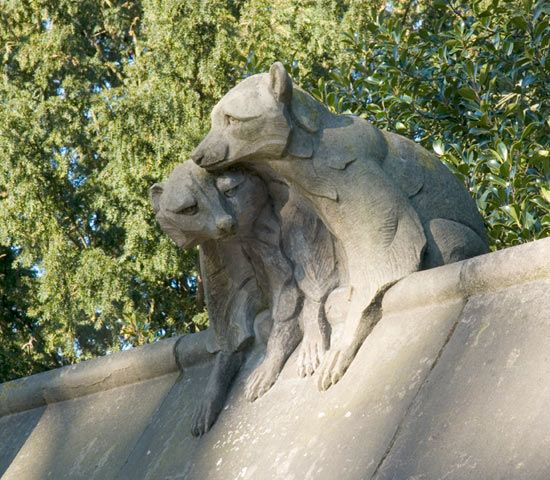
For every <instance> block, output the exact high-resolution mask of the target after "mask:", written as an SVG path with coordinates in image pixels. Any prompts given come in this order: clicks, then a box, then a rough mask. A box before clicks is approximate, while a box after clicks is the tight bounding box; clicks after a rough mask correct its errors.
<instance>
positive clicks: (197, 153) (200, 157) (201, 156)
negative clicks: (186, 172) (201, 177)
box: [191, 148, 204, 166]
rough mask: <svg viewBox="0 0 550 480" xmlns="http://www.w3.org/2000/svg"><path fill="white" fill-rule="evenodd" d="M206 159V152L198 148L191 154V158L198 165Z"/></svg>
mask: <svg viewBox="0 0 550 480" xmlns="http://www.w3.org/2000/svg"><path fill="white" fill-rule="evenodd" d="M203 159H204V154H203V153H202V152H201V151H200V150H199V149H198V148H197V149H195V151H194V152H193V153H192V154H191V160H193V161H194V162H195V163H196V164H197V165H199V166H200V165H201V163H202V161H203Z"/></svg>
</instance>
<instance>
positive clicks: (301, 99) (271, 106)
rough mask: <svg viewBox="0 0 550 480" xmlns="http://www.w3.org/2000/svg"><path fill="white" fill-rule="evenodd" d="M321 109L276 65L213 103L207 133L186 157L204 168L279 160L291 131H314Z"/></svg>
mask: <svg viewBox="0 0 550 480" xmlns="http://www.w3.org/2000/svg"><path fill="white" fill-rule="evenodd" d="M322 111H324V107H323V106H322V105H321V104H320V103H318V102H317V101H316V100H314V99H313V97H311V96H310V95H309V94H307V93H305V92H304V91H303V90H301V89H298V88H293V85H292V79H291V78H290V76H289V75H288V74H287V72H286V71H285V69H284V67H283V65H282V64H281V63H280V62H276V63H274V64H273V65H272V66H271V69H270V71H269V73H263V74H259V75H254V76H251V77H249V78H247V79H245V80H243V81H242V82H241V83H239V84H238V85H237V86H235V87H234V88H233V89H231V90H230V91H229V92H228V93H227V94H226V95H225V96H224V97H223V98H222V99H221V100H220V101H219V102H218V104H217V105H216V106H215V107H214V109H213V110H212V114H211V120H212V126H211V130H210V132H209V133H208V135H207V136H206V137H205V138H204V140H203V141H202V142H201V143H200V145H199V146H198V147H197V148H196V149H195V151H194V152H193V154H192V156H191V158H192V159H193V161H194V162H195V163H196V164H197V165H200V166H201V167H203V168H206V169H208V170H216V169H221V168H225V167H227V166H229V165H232V164H235V163H240V162H247V161H253V162H256V161H262V160H267V159H277V158H281V157H282V156H283V155H284V154H285V153H286V152H287V149H288V148H289V146H290V144H291V139H292V135H291V133H292V131H293V129H296V128H301V129H302V131H305V132H306V133H314V132H315V131H317V129H318V128H319V117H320V115H321V113H322ZM300 141H301V142H302V143H303V141H304V140H303V139H302V138H301V139H300ZM301 150H302V151H303V150H304V149H303V147H302V148H301ZM306 150H311V149H306ZM309 154H311V152H309ZM306 156H307V155H306Z"/></svg>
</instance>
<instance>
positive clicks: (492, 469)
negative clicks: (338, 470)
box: [376, 279, 550, 480]
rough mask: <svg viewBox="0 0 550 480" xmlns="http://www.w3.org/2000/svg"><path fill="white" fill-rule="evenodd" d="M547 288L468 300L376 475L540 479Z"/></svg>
mask: <svg viewBox="0 0 550 480" xmlns="http://www.w3.org/2000/svg"><path fill="white" fill-rule="evenodd" d="M549 292H550V279H549V280H546V281H540V282H535V283H527V284H523V285H519V286H513V287H510V288H507V289H505V290H501V291H498V292H494V293H489V294H485V295H479V296H476V297H474V298H472V299H471V300H470V301H469V302H468V305H467V306H466V308H465V309H464V312H463V313H462V314H461V316H460V321H459V322H458V325H457V327H456V331H455V333H454V334H453V336H452V339H451V340H450V342H449V344H448V345H447V347H446V349H445V352H444V353H443V355H442V356H441V358H440V360H439V361H438V363H437V366H436V368H435V369H434V371H433V372H432V374H431V375H430V377H429V381H428V382H426V385H425V386H424V388H423V389H422V392H421V394H420V395H419V396H418V398H417V399H416V400H415V402H414V404H413V406H412V408H411V410H410V412H409V413H408V415H407V420H406V421H405V422H404V423H403V425H402V427H401V428H400V430H399V434H398V435H397V437H396V440H395V444H394V445H393V448H392V449H391V452H390V454H389V455H388V457H387V458H386V460H385V461H384V463H383V465H382V468H381V469H380V474H379V475H378V476H377V477H376V479H377V480H390V479H405V478H414V479H419V480H420V479H436V478H453V479H461V480H470V479H472V478H480V479H481V478H483V479H487V480H490V479H503V478H510V479H511V478H513V479H514V480H520V479H525V480H547V479H548V478H550V413H549V405H550V382H549V381H548V379H549V378H550V294H549Z"/></svg>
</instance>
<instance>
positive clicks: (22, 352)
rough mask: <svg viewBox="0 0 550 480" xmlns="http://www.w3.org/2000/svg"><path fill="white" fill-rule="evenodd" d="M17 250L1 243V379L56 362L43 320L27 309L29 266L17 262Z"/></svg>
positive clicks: (40, 368) (30, 275)
mask: <svg viewBox="0 0 550 480" xmlns="http://www.w3.org/2000/svg"><path fill="white" fill-rule="evenodd" d="M16 255H17V252H16V251H14V249H12V248H7V247H0V338H1V341H0V381H2V380H6V379H10V378H14V377H22V376H25V375H30V374H31V373H34V372H36V371H40V370H45V369H47V368H52V367H54V366H57V365H58V363H57V359H56V358H55V356H53V355H52V354H51V353H50V352H45V351H44V345H45V342H44V337H43V335H44V332H43V328H42V326H41V325H40V322H38V320H37V319H36V318H32V317H31V316H30V315H28V313H27V309H28V304H27V301H26V295H27V294H28V292H29V280H30V279H32V278H33V276H34V274H33V272H32V271H30V270H26V269H23V268H21V267H17V266H15V265H14V262H15V258H16Z"/></svg>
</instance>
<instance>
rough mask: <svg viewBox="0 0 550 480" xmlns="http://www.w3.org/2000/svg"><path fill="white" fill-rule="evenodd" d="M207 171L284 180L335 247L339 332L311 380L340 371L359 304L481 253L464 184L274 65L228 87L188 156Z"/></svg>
mask: <svg viewBox="0 0 550 480" xmlns="http://www.w3.org/2000/svg"><path fill="white" fill-rule="evenodd" d="M192 158H193V160H194V161H195V162H196V163H197V164H199V165H201V166H202V167H205V168H206V169H208V170H211V171H213V170H217V171H219V170H223V169H225V168H227V167H229V166H231V165H236V164H248V165H250V166H251V167H252V168H254V169H257V171H258V172H261V173H262V175H263V176H264V177H266V178H279V179H283V180H284V181H286V182H287V183H288V184H289V185H290V187H291V189H292V190H294V191H295V192H296V193H297V194H300V195H301V196H302V197H303V198H304V199H305V200H307V201H308V202H309V203H310V204H311V205H312V207H313V208H314V210H315V211H316V212H317V214H318V215H319V217H320V218H321V219H322V220H323V222H324V224H325V225H326V226H327V227H328V229H329V230H330V232H331V233H332V234H333V235H334V237H335V238H336V241H337V242H338V243H339V246H340V247H341V260H342V263H343V264H344V265H345V267H346V269H347V276H348V280H349V288H350V292H349V299H350V301H349V305H348V306H347V314H346V320H345V325H344V329H343V335H342V336H340V337H335V338H332V339H331V348H330V351H329V352H328V355H326V356H325V358H324V360H323V363H322V365H321V368H320V372H319V373H320V375H319V387H320V388H321V389H326V388H329V387H330V386H331V385H333V384H334V383H336V382H337V381H338V380H339V379H340V378H341V377H342V375H343V374H344V373H345V371H346V370H347V368H348V366H349V365H350V363H351V361H352V360H353V358H354V356H355V354H356V352H357V350H358V348H359V347H360V345H361V344H362V342H363V340H364V339H365V337H366V336H367V335H368V333H369V332H370V331H371V330H372V328H373V327H374V325H375V323H376V321H377V319H378V318H379V315H378V313H376V312H374V310H375V309H374V308H373V307H371V308H369V306H371V305H377V304H378V303H379V299H380V297H381V296H382V295H383V293H384V292H385V290H387V288H389V286H391V285H392V284H393V283H395V282H396V281H397V280H399V279H400V278H402V277H404V276H406V275H408V274H410V273H412V272H414V271H416V270H419V269H421V268H428V267H433V266H437V265H441V264H444V263H449V262H453V261H456V260H460V259H463V258H468V257H471V256H474V255H478V254H481V253H484V252H486V251H487V243H486V240H485V233H484V227H483V222H482V220H481V218H480V216H479V213H478V212H477V209H476V207H475V204H474V202H473V201H472V199H471V198H470V196H469V194H468V192H467V191H466V190H465V189H464V187H463V186H462V185H460V184H459V182H458V181H457V180H456V179H455V177H454V176H453V175H452V173H451V172H450V171H449V170H448V169H447V168H446V167H445V166H444V165H443V164H442V163H441V162H439V161H438V160H437V158H435V157H434V156H433V155H431V154H430V153H428V152H427V151H426V150H425V149H423V148H422V147H421V146H419V145H417V144H415V143H414V142H412V141H410V140H407V139H405V138H403V137H401V136H399V135H396V134H392V133H388V132H383V131H381V130H379V129H377V128H376V127H374V126H373V125H371V124H370V123H369V122H367V121H365V120H363V119H361V118H357V117H352V116H345V115H336V114H333V113H331V112H330V111H328V110H327V109H326V108H325V107H324V106H323V105H321V104H320V103H319V102H317V101H316V100H314V99H313V98H312V97H311V96H310V95H308V94H307V93H306V92H304V91H303V90H301V89H299V88H296V87H294V86H293V84H292V80H291V78H290V77H289V76H288V74H287V73H286V71H285V70H284V67H283V66H282V64H280V63H275V64H273V65H272V67H271V70H270V72H269V73H268V74H260V75H254V76H252V77H249V78H247V79H245V80H244V81H242V82H241V83H240V84H238V85H237V86H236V87H234V88H233V89H232V90H230V91H229V92H228V93H227V94H226V95H225V96H224V97H223V98H222V99H221V100H220V102H219V103H218V104H217V105H216V106H215V108H214V109H213V111H212V128H211V130H210V132H209V133H208V135H207V136H206V138H205V139H204V140H203V141H202V142H201V144H200V145H199V146H198V147H197V149H196V150H195V152H194V153H193V155H192Z"/></svg>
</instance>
